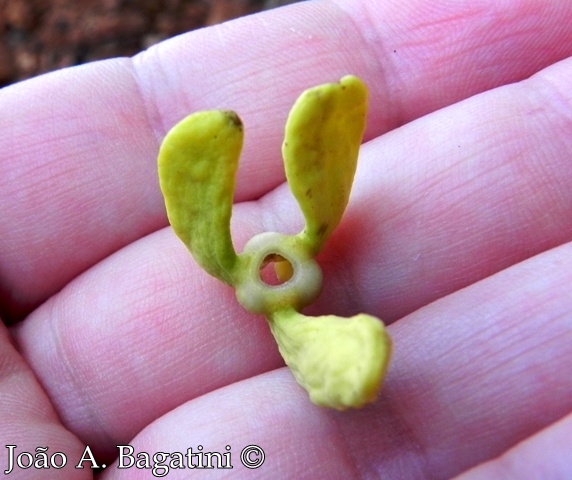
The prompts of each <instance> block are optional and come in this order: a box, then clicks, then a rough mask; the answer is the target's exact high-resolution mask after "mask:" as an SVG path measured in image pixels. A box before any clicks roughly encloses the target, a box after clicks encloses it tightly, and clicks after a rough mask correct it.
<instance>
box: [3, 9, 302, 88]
mask: <svg viewBox="0 0 572 480" xmlns="http://www.w3.org/2000/svg"><path fill="white" fill-rule="evenodd" d="M295 1H300V0H0V87H2V86H6V85H9V84H11V83H14V82H16V81H19V80H23V79H26V78H30V77H33V76H35V75H39V74H41V73H44V72H48V71H51V70H55V69H58V68H62V67H67V66H71V65H79V64H82V63H86V62H90V61H94V60H101V59H103V58H111V57H119V56H131V55H134V54H136V53H137V52H140V51H141V50H144V49H146V48H148V47H149V46H151V45H153V44H154V43H157V42H160V41H161V40H164V39H166V38H169V37H172V36H174V35H177V34H179V33H183V32H186V31H189V30H194V29H197V28H200V27H204V26H207V25H214V24H216V23H220V22H223V21H226V20H230V19H232V18H236V17H240V16H243V15H248V14H251V13H256V12H259V11H261V10H265V9H269V8H275V7H278V6H282V5H286V4H289V3H294V2H295Z"/></svg>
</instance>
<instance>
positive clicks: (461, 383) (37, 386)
mask: <svg viewBox="0 0 572 480" xmlns="http://www.w3.org/2000/svg"><path fill="white" fill-rule="evenodd" d="M571 24H572V4H570V2H568V1H565V0H555V1H552V2H545V1H543V0H513V1H512V2H498V1H492V0H491V1H483V2H470V4H469V3H465V4H462V2H459V4H458V5H455V6H453V5H452V4H451V2H434V1H432V2H429V1H423V0H411V1H408V2H393V1H388V2H374V1H366V0H362V1H349V0H347V1H343V0H338V1H317V0H316V1H312V2H303V3H300V4H297V5H294V6H291V7H288V8H284V9H278V10H275V11H270V12H267V13H264V14H260V15H255V16H251V17H246V18H243V19H240V20H237V21H234V22H230V23H227V24H223V25H220V26H217V27H212V28H208V29H204V30H200V31H196V32H192V33H189V34H186V35H183V36H180V37H178V38H175V39H172V40H169V41H166V42H164V43H162V44H159V45H157V46H155V47H153V48H152V49H150V50H149V51H147V52H145V53H142V54H141V55H139V56H137V57H135V58H134V59H115V60H110V61H103V62H100V63H96V64H90V65H86V66H84V67H80V68H74V69H67V70H62V71H60V72H57V73H54V74H50V75H46V76H43V77H39V78H37V79H34V80H31V81H28V82H24V83H21V84H17V85H14V86H12V87H8V88H5V89H3V90H2V91H0V112H2V114H1V115H0V145H1V149H0V171H1V176H0V206H1V209H2V214H1V216H0V302H1V303H0V307H1V312H2V316H3V319H4V321H5V322H6V323H7V324H8V325H10V326H9V327H7V328H3V330H1V346H0V437H1V440H2V443H1V444H0V468H1V469H2V471H4V470H6V469H7V468H8V449H7V448H4V447H5V446H6V445H17V448H15V452H16V454H18V453H19V452H24V451H27V452H32V454H34V453H35V452H36V450H35V449H36V447H46V446H47V447H49V450H48V454H50V453H54V452H63V453H65V455H66V456H67V458H68V465H67V466H66V467H65V469H64V470H63V472H64V473H65V478H70V479H71V478H83V477H90V476H92V475H93V471H92V470H91V469H90V468H89V466H90V462H87V461H86V462H84V463H83V465H84V467H85V468H84V469H76V468H74V467H75V465H77V463H78V461H79V459H80V458H81V456H82V455H83V454H84V453H85V449H86V446H89V447H90V451H91V452H93V455H94V458H95V459H96V460H97V462H98V464H101V463H105V464H106V465H107V468H105V469H102V470H101V471H100V473H99V475H100V476H101V478H124V477H125V478H139V477H138V475H139V476H141V477H144V478H151V472H150V471H149V470H146V469H138V468H136V467H133V468H129V469H117V468H116V467H117V463H115V464H114V463H113V462H114V461H116V457H117V454H118V448H117V447H116V446H117V445H131V446H133V449H134V452H147V453H149V454H150V455H152V454H153V453H156V452H187V449H188V448H192V449H193V451H195V452H196V451H197V449H198V446H199V445H200V446H202V448H203V451H205V452H221V453H224V452H230V454H231V458H232V466H233V469H232V470H230V469H217V470H207V471H205V472H202V473H205V474H206V475H209V478H212V477H217V476H222V475H229V476H230V475H234V476H238V478H240V477H241V475H246V474H248V475H249V478H254V477H256V478H324V479H325V478H328V479H329V478H384V479H423V478H451V477H453V476H455V475H460V477H459V478H462V479H463V480H468V479H477V478H525V477H526V478H569V476H570V475H571V473H570V472H572V454H571V451H570V445H571V442H570V439H571V438H572V376H571V375H570V371H571V368H572V360H571V359H572V295H571V294H570V285H572V243H570V242H571V241H572V120H571V118H572V93H571V92H572V88H571V87H572V80H571V79H572V58H569V59H566V57H569V56H570V55H572V29H571V28H570V25H571ZM348 73H351V74H355V75H358V76H359V77H361V78H362V79H363V80H364V81H365V82H366V83H367V84H368V87H369V89H370V92H371V96H370V112H369V116H368V128H367V131H366V138H365V143H364V145H363V146H362V149H361V154H360V160H359V164H358V170H357V174H356V179H355V183H354V190H353V192H352V196H351V199H350V204H349V206H348V210H347V211H346V213H345V216H344V218H343V220H342V223H341V224H340V226H339V227H338V229H337V230H336V232H335V233H334V235H333V236H332V238H331V240H330V242H329V243H328V245H327V246H326V248H325V251H324V252H323V253H322V254H321V255H320V258H319V261H320V263H321V265H322V267H323V270H324V277H325V283H324V289H323V293H322V296H321V298H320V299H319V301H318V302H317V303H316V304H315V305H314V306H313V307H312V308H311V313H313V314H337V315H344V316H348V315H353V314H356V313H359V312H366V313H370V314H373V315H376V316H378V317H380V318H382V319H383V320H384V321H385V322H386V323H387V324H389V325H390V326H389V330H390V332H391V334H392V336H393V339H394V349H395V350H394V352H395V353H394V357H393V360H392V364H391V366H390V370H389V374H388V377H387V380H386V382H385V385H384V388H383V390H382V392H381V394H380V398H379V400H378V401H377V402H376V403H375V404H373V405H371V406H369V407H367V408H365V409H363V410H359V411H351V412H344V413H339V412H334V411H329V410H325V409H320V408H318V407H316V406H314V405H312V404H311V403H310V402H309V400H308V398H307V395H306V393H305V392H304V391H303V390H302V389H301V388H300V387H298V385H297V384H296V383H295V381H294V380H293V378H292V376H291V374H290V372H289V371H288V370H287V369H286V368H284V367H283V364H282V360H281V358H280V356H279V354H278V352H277V349H276V346H275V344H274V342H273V339H272V337H271V335H270V332H269V330H268V326H267V325H266V321H265V320H264V318H262V317H256V316H253V315H250V314H248V313H246V312H245V311H243V310H242V309H241V308H240V306H239V305H238V303H237V302H236V299H235V298H234V293H233V291H232V289H230V288H228V287H226V286H225V285H223V284H221V283H220V282H218V281H217V280H215V279H213V278H211V277H209V276H208V275H207V274H205V273H204V272H203V271H202V270H201V269H200V268H199V267H198V266H197V265H196V264H195V263H194V262H193V260H192V258H191V256H190V255H189V253H188V252H187V250H186V249H185V247H184V246H183V244H182V243H181V242H180V241H179V240H178V239H177V238H176V236H175V235H174V234H173V232H172V230H171V229H170V228H169V227H168V226H167V220H166V215H165V211H164V205H163V200H162V197H161V194H160V191H159V187H158V180H157V173H156V155H157V151H158V145H159V143H160V141H161V139H162V138H163V137H164V135H165V133H166V131H167V130H168V129H169V128H170V127H171V126H172V125H174V124H175V123H176V122H177V121H178V120H180V119H181V118H183V117H184V116H186V115H187V114H189V113H190V112H193V111H198V110H204V109H213V108H223V109H232V110H235V111H237V112H238V113H239V114H240V116H241V118H242V119H243V121H244V124H245V126H246V134H245V148H244V152H243V156H242V159H241V164H240V168H239V173H238V179H237V191H236V195H235V206H234V211H233V223H232V230H233V239H234V242H235V245H236V246H237V249H238V250H240V249H241V247H242V246H243V245H244V243H245V242H246V241H247V240H248V239H249V238H251V237H252V236H253V235H255V234H257V233H259V232H262V231H279V232H285V233H293V232H297V231H298V230H299V228H300V227H301V225H302V218H301V214H300V213H299V210H298V207H297V205H296V202H295V201H294V200H293V198H292V197H291V196H290V194H289V190H288V188H287V187H286V186H285V184H284V173H283V166H282V160H281V157H280V143H281V141H282V135H283V127H284V121H285V118H286V115H287V113H288V110H289V108H290V106H291V105H292V102H293V101H294V99H295V98H296V97H297V96H298V94H299V93H300V92H301V91H302V90H304V89H305V88H307V87H309V86H313V85H316V84H320V83H324V82H330V81H336V80H337V79H339V78H340V77H341V76H343V75H345V74H348ZM248 445H257V446H260V447H261V448H262V449H263V450H264V452H265V461H264V464H263V465H262V466H260V468H258V469H256V470H247V469H246V468H245V467H243V466H242V464H241V462H240V452H241V451H242V449H243V448H244V447H246V446H248ZM2 450H5V451H2ZM483 462H485V463H483ZM24 463H26V462H24ZM167 464H168V462H167ZM479 464H480V466H477V465H479ZM475 466H477V467H476V468H474V469H473V470H470V471H468V470H469V469H470V468H472V467H475ZM199 472H201V471H200V470H189V469H173V470H171V472H170V473H169V476H168V478H179V477H180V478H186V477H187V476H189V475H191V474H192V473H194V474H197V473H199ZM463 472H465V473H464V474H463ZM10 475H11V478H17V477H18V476H20V477H21V478H34V476H38V477H41V478H53V477H54V475H55V474H54V469H53V468H52V469H51V470H37V469H33V468H30V469H22V468H20V467H18V466H16V467H15V468H14V470H13V472H12V473H11V474H10ZM535 475H536V476H535ZM567 475H568V476H567ZM9 478H10V477H9Z"/></svg>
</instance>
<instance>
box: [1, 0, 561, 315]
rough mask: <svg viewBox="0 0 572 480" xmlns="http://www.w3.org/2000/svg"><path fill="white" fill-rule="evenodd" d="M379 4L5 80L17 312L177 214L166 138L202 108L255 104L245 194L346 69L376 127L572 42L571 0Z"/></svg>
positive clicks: (251, 194) (271, 182) (523, 71)
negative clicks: (304, 95)
mask: <svg viewBox="0 0 572 480" xmlns="http://www.w3.org/2000/svg"><path fill="white" fill-rule="evenodd" d="M372 5H374V4H372V3H371V2H338V3H335V2H303V3H301V4H299V5H296V6H295V7H292V8H289V9H282V10H277V11H272V12H268V13H266V14H264V15H260V16H251V17H248V18H244V19H241V20H240V21H237V22H231V23H228V24H224V25H221V26H219V27H216V28H211V29H205V30H201V31H197V32H193V33H191V34H189V35H186V36H181V37H178V38H176V39H173V40H171V41H169V42H165V43H163V44H161V45H159V46H157V47H156V48H154V49H151V50H150V51H149V52H147V53H145V54H143V55H141V56H139V57H137V58H136V59H135V62H134V63H133V64H132V63H131V62H130V61H128V60H114V61H110V62H102V63H98V64H92V65H89V66H86V67H84V68H80V69H72V70H64V71H61V72H58V73H57V74H54V75H49V76H45V77H41V78H40V79H36V80H34V81H32V82H24V83H22V84H18V85H15V86H13V87H11V88H7V89H4V90H3V91H2V94H1V95H0V110H1V111H2V112H4V115H2V118H0V146H1V151H2V152H4V153H3V158H2V159H1V160H0V161H1V163H2V169H3V172H4V174H3V175H2V179H1V180H0V182H1V183H0V192H2V194H1V196H0V203H2V205H4V215H3V216H2V221H1V225H0V259H1V260H0V262H1V263H0V271H2V283H1V285H0V299H1V306H2V308H3V309H4V310H5V312H6V315H10V316H11V317H12V318H14V319H17V318H20V317H21V316H23V315H25V314H26V313H28V312H29V311H30V310H31V309H32V308H33V307H34V306H36V305H38V304H39V303H41V302H42V301H44V300H45V299H46V298H47V297H48V296H49V295H51V294H52V293H54V292H56V291H58V290H59V289H60V288H61V287H62V286H63V285H65V283H66V282H68V281H69V280H70V279H71V278H73V277H74V276H76V275H77V274H78V273H80V272H81V271H83V270H85V269H86V268H88V267H89V266H91V265H93V264H94V263H95V262H97V261H99V260H100V259H102V258H103V257H105V256H106V255H108V254H110V253H111V252H113V251H115V250H117V249H119V248H121V247H122V246H124V245H126V244H128V243H129V242H131V241H133V240H135V239H137V238H140V237H141V236H143V235H145V234H147V233H149V232H151V231H154V230H156V229H157V228H160V227H161V226H164V225H165V222H166V219H165V215H164V208H163V204H162V199H161V198H160V195H159V191H158V188H157V181H156V167H155V157H156V152H157V147H158V142H159V139H160V138H162V136H163V135H164V134H165V132H166V130H167V129H168V128H169V127H171V126H172V125H173V124H174V122H175V121H177V120H179V119H181V118H182V117H183V116H185V115H186V114H188V113H189V112H190V111H194V110H200V109H208V108H221V107H222V108H232V109H235V110H237V111H238V112H239V113H240V115H241V116H242V117H243V120H245V124H246V130H247V138H246V145H245V151H244V156H243V161H242V162H241V165H242V166H241V170H240V172H239V181H238V190H237V196H236V199H237V200H245V199H254V198H257V197H259V196H260V195H262V194H263V193H265V192H267V191H268V190H269V189H270V188H272V187H274V186H276V185H277V184H279V183H280V182H281V181H282V179H283V169H282V165H281V160H280V158H279V155H278V152H279V148H280V142H281V138H282V131H283V126H284V121H285V118H286V113H287V111H288V109H289V108H290V106H291V105H292V102H293V100H294V99H295V98H296V96H297V95H298V94H299V93H300V91H301V90H302V89H303V88H307V87H309V86H312V85H315V84H318V83H323V82H324V81H335V80H337V79H338V78H339V77H340V76H341V75H343V74H346V73H348V72H352V73H354V74H357V75H359V76H361V77H363V78H364V80H365V81H366V82H367V83H368V84H369V86H370V88H371V89H372V97H371V98H372V101H371V107H370V118H369V130H368V133H367V138H373V137H375V136H377V135H379V134H381V133H383V132H385V131H387V130H388V129H390V128H393V127H395V126H397V125H400V124H402V123H405V122H407V121H410V120H411V119H413V118H416V117H418V116H419V115H422V114H425V113H427V112H429V111H432V110H435V109H437V108H440V107H443V106H445V105H448V104H450V103H452V102H455V101H456V100H458V99H460V98H465V97H468V96H470V95H473V94H475V93H478V92H480V91H483V90H486V89H488V88H492V87H494V86H496V85H501V84H504V83H508V82H513V81H517V80H519V79H522V78H523V77H525V76H527V75H529V74H531V73H532V72H534V71H537V70H538V69H540V68H542V67H544V66H546V65H548V64H550V63H552V62H554V61H556V60H558V59H560V58H563V57H565V56H567V55H570V53H572V42H571V41H570V39H571V38H570V36H571V35H572V32H571V31H570V30H569V29H567V28H565V27H564V26H565V25H567V23H569V22H567V21H566V20H567V19H569V17H572V6H570V4H569V2H565V1H563V0H562V1H557V2H550V3H549V4H547V3H546V2H540V1H536V2H529V1H519V2H512V3H511V5H510V7H508V6H507V7H506V9H503V8H502V7H500V6H499V5H498V2H490V4H488V6H484V7H483V4H482V3H481V4H480V5H479V6H477V7H474V6H469V5H467V6H464V7H459V6H452V5H448V6H443V7H442V8H433V7H432V8H430V9H429V8H427V7H424V6H423V5H424V4H423V3H420V2H409V3H408V4H407V5H406V6H405V7H404V6H403V5H402V4H401V3H398V2H395V3H388V2H382V3H380V4H375V6H372ZM459 8H461V10H458V9H459ZM449 39H450V40H449ZM237 45H238V46H240V49H239V50H238V49H237ZM443 45H446V47H447V48H443ZM483 52H486V55H483ZM507 57H510V58H511V59H514V61H507V60H506V59H507ZM269 72H271V74H270V76H269ZM259 85H264V87H265V88H264V95H261V94H260V88H259ZM261 98H263V99H264V100H263V102H262V101H261Z"/></svg>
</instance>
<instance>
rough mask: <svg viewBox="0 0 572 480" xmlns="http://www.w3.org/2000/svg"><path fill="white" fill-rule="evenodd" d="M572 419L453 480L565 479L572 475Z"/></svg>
mask: <svg viewBox="0 0 572 480" xmlns="http://www.w3.org/2000/svg"><path fill="white" fill-rule="evenodd" d="M570 445H572V415H568V416H567V417H565V418H563V419H562V420H560V421H558V422H556V423H555V424H553V425H550V426H549V427H547V428H545V429H544V430H542V431H541V432H539V433H537V434H536V435H534V436H532V437H531V438H528V439H526V440H524V441H523V442H521V443H519V444H518V445H516V446H515V447H514V448H511V449H510V450H509V451H508V452H506V453H504V454H503V455H501V456H500V457H498V458H495V459H493V460H490V461H488V462H486V463H483V464H481V465H479V466H477V467H475V468H474V469H471V470H469V471H468V472H466V473H464V474H462V475H459V476H458V477H456V480H480V479H484V480H486V479H488V478H496V479H498V480H504V479H507V480H509V479H512V478H538V479H541V478H566V476H567V475H569V474H570V472H572V456H571V455H570Z"/></svg>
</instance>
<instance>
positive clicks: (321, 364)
mask: <svg viewBox="0 0 572 480" xmlns="http://www.w3.org/2000/svg"><path fill="white" fill-rule="evenodd" d="M270 327H271V329H272V333H273V335H274V338H275V339H276V342H277V343H278V347H279V349H280V353H281V354H282V356H283V357H284V360H285V362H286V364H287V365H288V366H289V367H290V369H291V370H292V373H293V374H294V377H295V378H296V380H297V381H298V383H299V384H300V385H301V386H302V387H304V388H305V389H306V390H307V391H308V393H309V395H310V399H311V400H312V402H314V403H315V404H316V405H320V406H323V407H330V408H335V409H337V410H344V409H347V408H359V407H362V406H364V405H365V404H367V403H370V402H372V401H374V400H375V399H376V397H377V393H378V391H379V388H380V387H381V383H382V381H383V378H384V376H385V372H386V370H387V366H388V363H389V359H390V356H391V338H390V337H389V335H388V334H387V332H386V330H385V327H384V325H383V323H382V322H381V321H380V320H379V319H377V318H375V317H372V316H370V315H365V314H360V315H356V316H354V317H351V318H342V317H336V316H334V315H326V316H322V317H307V316H305V315H302V314H300V313H297V312H295V311H294V310H286V311H280V312H276V313H274V314H273V315H272V317H271V319H270Z"/></svg>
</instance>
